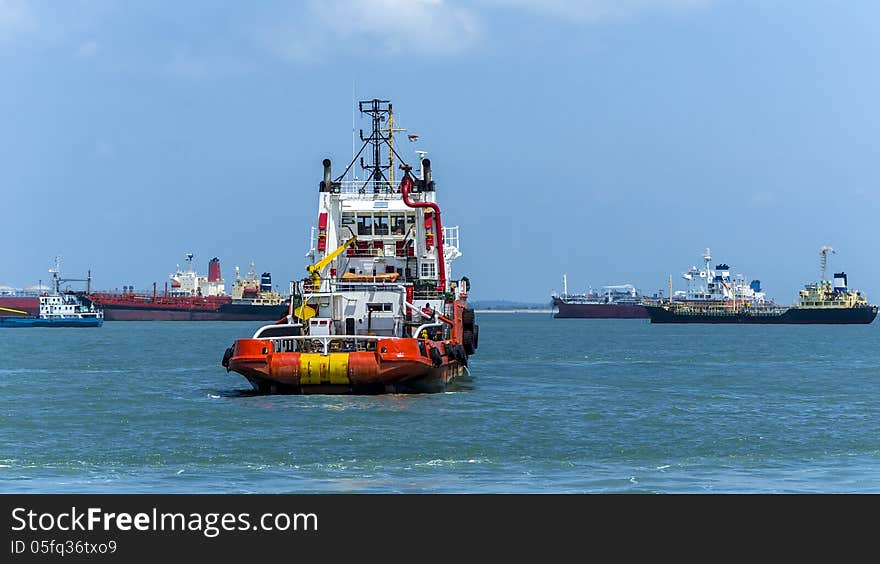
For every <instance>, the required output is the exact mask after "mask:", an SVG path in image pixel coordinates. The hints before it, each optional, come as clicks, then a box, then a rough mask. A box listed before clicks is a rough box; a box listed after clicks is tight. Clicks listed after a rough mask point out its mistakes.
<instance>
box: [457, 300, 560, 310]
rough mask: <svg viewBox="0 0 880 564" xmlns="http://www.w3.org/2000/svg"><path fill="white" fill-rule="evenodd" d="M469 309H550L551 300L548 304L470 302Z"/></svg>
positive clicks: (504, 301) (490, 301)
mask: <svg viewBox="0 0 880 564" xmlns="http://www.w3.org/2000/svg"><path fill="white" fill-rule="evenodd" d="M468 307H472V308H473V309H484V310H485V309H504V310H508V309H541V310H544V309H550V308H551V307H552V306H551V304H550V300H547V301H546V302H516V301H508V300H469V301H468Z"/></svg>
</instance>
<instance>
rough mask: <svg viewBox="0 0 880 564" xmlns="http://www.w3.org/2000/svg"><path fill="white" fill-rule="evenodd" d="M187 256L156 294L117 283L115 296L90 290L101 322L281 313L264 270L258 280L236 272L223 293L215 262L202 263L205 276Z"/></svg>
mask: <svg viewBox="0 0 880 564" xmlns="http://www.w3.org/2000/svg"><path fill="white" fill-rule="evenodd" d="M192 259H193V255H192V254H187V255H186V261H187V268H186V270H183V271H181V270H180V268H178V269H177V272H175V273H174V274H171V275H169V278H170V279H171V280H170V286H171V287H170V290H169V287H168V286H169V285H168V283H166V285H165V291H164V293H162V294H159V293H158V292H157V289H156V285H155V284H154V285H153V292H152V294H143V293H135V292H134V289H133V287H123V292H122V293H121V294H117V293H107V292H96V293H91V294H89V295H88V298H89V299H90V300H92V301H93V302H94V303H95V304H97V305H98V306H99V307H101V308H103V310H104V318H105V319H106V320H107V321H276V320H278V319H280V318H281V317H283V316H284V315H285V314H286V313H287V308H286V306H285V305H284V304H285V299H284V298H282V297H281V295H279V294H278V292H276V291H274V290H273V289H272V279H271V275H270V274H269V273H268V272H265V273H263V275H262V277H261V279H260V280H257V279H256V276H255V274H254V272H253V270H251V273H250V275H249V277H248V278H240V277H239V276H238V272H237V270H236V280H235V282H234V283H233V293H232V295H231V296H230V295H227V294H226V290H225V281H224V280H223V278H222V277H221V275H220V260H219V259H218V258H216V257H215V258H213V259H211V261H210V262H209V264H208V276H207V277H205V276H199V275H198V274H196V272H195V271H194V270H193V267H192Z"/></svg>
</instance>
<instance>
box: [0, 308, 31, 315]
mask: <svg viewBox="0 0 880 564" xmlns="http://www.w3.org/2000/svg"><path fill="white" fill-rule="evenodd" d="M0 311H8V312H9V313H18V314H21V315H30V314H29V313H28V312H26V311H21V310H20V309H12V308H10V307H0Z"/></svg>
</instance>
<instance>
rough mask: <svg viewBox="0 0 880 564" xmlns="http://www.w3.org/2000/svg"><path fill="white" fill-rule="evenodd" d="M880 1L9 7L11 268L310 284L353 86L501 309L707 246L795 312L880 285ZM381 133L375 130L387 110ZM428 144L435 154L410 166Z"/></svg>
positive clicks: (460, 270)
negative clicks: (312, 250) (829, 284)
mask: <svg viewBox="0 0 880 564" xmlns="http://www.w3.org/2000/svg"><path fill="white" fill-rule="evenodd" d="M877 21H880V4H878V3H876V2H858V1H852V2H836V3H833V2H810V1H779V2H764V1H733V0H629V1H610V0H608V1H606V0H593V1H582V2H562V1H554V0H550V1H544V2H540V1H537V0H475V1H472V2H457V1H454V0H444V1H441V0H431V1H428V0H424V1H418V0H410V1H405V0H365V1H354V0H325V1H323V2H308V1H306V2H258V3H244V2H237V3H233V2H188V3H178V2H163V1H151V2H103V1H99V0H82V1H77V0H71V1H68V2H29V1H26V0H0V73H2V75H0V76H2V82H3V88H2V89H0V112H2V116H3V125H2V127H0V154H2V161H0V162H2V166H0V190H2V202H3V208H4V212H5V213H4V214H3V219H2V221H0V236H2V237H3V241H4V242H3V245H2V247H0V248H2V251H0V252H2V256H0V284H12V285H15V286H25V285H29V284H33V283H36V281H37V280H38V279H40V278H42V279H44V280H45V279H46V278H47V276H48V275H47V274H46V271H47V269H48V268H49V267H50V266H51V265H52V261H53V259H54V257H55V256H56V255H61V256H62V259H63V270H64V273H65V275H67V276H70V277H79V276H81V275H83V274H85V271H86V270H87V269H89V268H90V269H91V270H92V275H93V278H94V281H95V285H96V286H97V287H99V288H104V289H112V288H121V286H122V285H129V284H133V285H135V286H136V288H138V289H141V288H144V289H146V288H148V287H150V286H151V284H152V282H153V281H157V282H158V283H159V285H160V287H161V286H162V285H163V284H164V281H165V280H166V279H167V275H168V273H170V272H172V271H173V270H174V268H175V266H176V265H177V264H181V263H183V256H184V254H185V253H187V252H192V253H194V254H195V255H196V264H197V266H198V269H199V270H200V271H203V272H205V271H206V270H207V261H208V260H209V259H210V258H211V257H213V256H218V257H219V258H220V259H221V261H222V265H223V274H224V276H225V277H226V278H227V280H231V278H232V274H233V266H235V265H239V266H241V267H242V269H243V271H246V270H247V264H248V262H249V261H250V260H251V259H253V260H255V261H256V265H257V270H258V272H259V271H263V270H268V271H271V272H272V273H273V277H274V279H275V282H276V283H280V284H282V285H283V286H284V287H286V281H287V280H290V279H291V278H299V277H302V276H303V275H304V274H305V271H304V266H305V259H304V257H303V255H304V253H305V252H306V250H307V244H308V234H309V228H310V226H311V225H313V224H314V223H315V216H316V194H315V192H316V183H317V182H318V180H320V175H321V159H323V158H324V157H330V158H331V159H332V160H333V162H334V166H335V167H337V168H338V170H340V171H341V167H342V166H344V165H345V164H346V163H347V160H348V158H349V157H350V153H351V120H352V108H353V99H352V91H353V89H354V92H355V97H356V98H358V99H367V98H373V97H381V98H388V99H391V100H393V102H394V107H395V110H396V114H397V117H398V120H399V123H400V124H401V125H402V126H403V127H405V128H407V129H408V130H409V132H411V133H416V134H418V135H419V136H420V141H419V143H418V144H417V145H407V146H406V147H405V149H406V150H407V151H409V150H411V149H415V148H416V146H417V147H418V148H421V149H424V150H427V151H428V152H429V155H430V157H431V158H432V161H433V165H434V166H433V168H434V177H435V180H436V181H437V184H438V197H439V198H440V203H441V205H442V207H443V210H444V224H449V225H456V224H457V225H460V226H461V237H462V250H463V253H464V256H463V257H462V258H461V259H459V260H458V261H456V263H455V264H454V273H455V274H456V275H463V274H466V275H468V276H469V277H470V278H471V280H472V283H473V293H472V296H473V297H475V298H478V299H513V300H526V301H546V300H548V299H549V294H550V292H551V291H552V290H554V289H557V290H559V289H561V277H562V273H563V272H565V273H567V274H568V278H569V285H570V289H584V288H586V287H587V286H588V285H593V286H600V285H603V284H616V283H624V282H631V283H634V284H636V285H637V286H639V287H640V288H642V289H643V290H645V291H647V292H654V291H656V290H657V289H660V288H665V287H666V284H667V282H666V281H667V277H668V275H669V274H674V275H675V277H676V281H677V283H678V281H680V279H679V278H678V275H679V274H680V273H681V272H683V271H684V270H686V269H687V268H688V267H690V266H691V265H694V264H697V265H699V264H700V255H701V254H702V253H703V251H704V249H705V248H706V247H711V248H712V252H713V254H714V255H715V257H716V259H717V261H718V262H721V261H723V262H727V263H729V264H730V265H731V266H732V267H733V270H734V271H736V272H742V273H744V274H745V275H746V276H747V277H748V278H750V279H751V278H760V279H761V280H762V282H763V286H764V288H765V289H766V290H767V291H768V293H769V295H770V296H772V297H775V298H776V299H778V300H780V301H792V300H794V299H795V297H796V292H797V289H798V288H799V287H800V285H801V284H803V283H805V282H809V281H812V280H814V279H816V278H818V276H819V254H818V249H819V247H820V246H821V245H824V244H827V245H831V246H832V247H834V248H835V249H836V250H837V254H836V255H834V256H833V257H832V260H831V268H832V269H833V270H839V269H845V270H846V271H847V273H848V274H849V277H850V283H851V285H852V286H855V287H858V288H860V289H863V290H864V291H865V292H867V294H868V296H869V298H870V299H871V300H872V301H874V302H876V301H878V300H880V261H878V260H877V259H878V243H880V235H878V227H877V219H878V212H880V195H878V187H877V180H878V173H880V159H878V154H880V151H878V149H880V143H878V131H880V105H878V102H877V101H878V100H880V75H878V73H877V61H878V60H880V36H878V34H877V33H876V22H877ZM358 126H359V127H360V126H363V127H366V124H365V123H363V124H362V123H361V122H359V123H358ZM411 157H412V160H415V155H414V154H411Z"/></svg>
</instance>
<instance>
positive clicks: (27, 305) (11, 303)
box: [0, 296, 40, 316]
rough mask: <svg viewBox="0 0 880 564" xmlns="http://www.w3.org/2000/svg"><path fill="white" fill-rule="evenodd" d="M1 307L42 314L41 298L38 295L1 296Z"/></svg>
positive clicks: (34, 314) (35, 314)
mask: <svg viewBox="0 0 880 564" xmlns="http://www.w3.org/2000/svg"><path fill="white" fill-rule="evenodd" d="M0 307H5V308H9V309H18V310H21V311H26V312H28V313H29V314H30V315H33V316H38V315H40V298H39V297H37V296H0Z"/></svg>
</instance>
